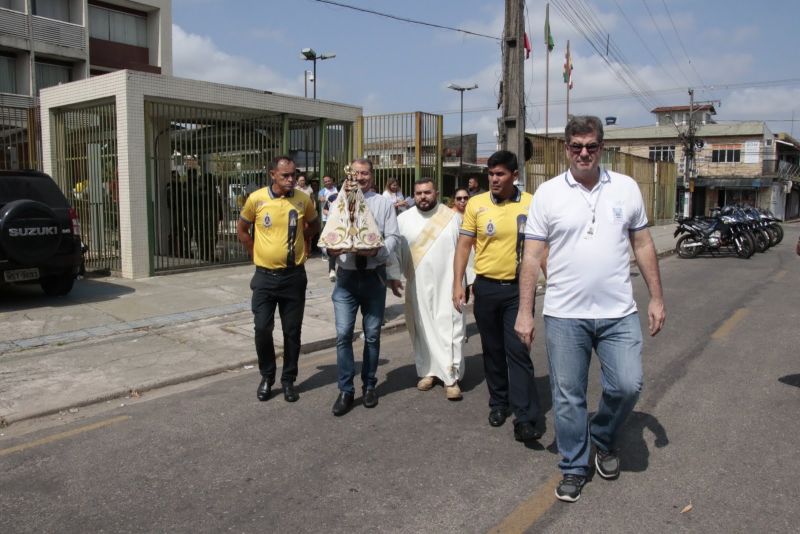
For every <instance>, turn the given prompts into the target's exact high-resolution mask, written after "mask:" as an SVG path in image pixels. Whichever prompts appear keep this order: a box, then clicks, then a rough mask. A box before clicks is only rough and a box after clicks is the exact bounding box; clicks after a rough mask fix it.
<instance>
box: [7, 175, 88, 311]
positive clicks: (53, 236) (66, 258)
mask: <svg viewBox="0 0 800 534" xmlns="http://www.w3.org/2000/svg"><path fill="white" fill-rule="evenodd" d="M82 269H83V251H82V244H81V225H80V222H79V220H78V214H77V212H76V211H75V210H74V209H73V208H72V207H70V205H69V202H68V201H67V199H66V197H64V193H62V192H61V190H60V189H59V188H58V186H57V185H56V183H55V182H54V181H53V179H52V178H50V177H49V176H48V175H46V174H44V173H41V172H36V171H0V273H2V274H0V284H3V283H14V282H27V281H37V280H38V281H39V283H40V284H41V286H42V289H43V290H44V292H45V293H46V294H48V295H50V296H59V295H66V294H67V293H69V292H70V290H72V284H73V283H74V281H75V277H76V276H77V275H78V274H79V273H81V272H82Z"/></svg>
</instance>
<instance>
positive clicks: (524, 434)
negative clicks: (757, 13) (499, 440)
mask: <svg viewBox="0 0 800 534" xmlns="http://www.w3.org/2000/svg"><path fill="white" fill-rule="evenodd" d="M541 437H542V433H541V432H539V431H538V430H537V429H536V426H534V424H533V423H531V422H530V421H517V422H516V423H514V439H515V440H517V441H523V442H525V441H535V440H537V439H539V438H541Z"/></svg>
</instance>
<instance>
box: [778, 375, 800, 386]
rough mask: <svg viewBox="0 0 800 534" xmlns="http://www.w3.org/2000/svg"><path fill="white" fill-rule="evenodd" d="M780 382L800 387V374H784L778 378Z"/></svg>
mask: <svg viewBox="0 0 800 534" xmlns="http://www.w3.org/2000/svg"><path fill="white" fill-rule="evenodd" d="M778 382H781V383H782V384H786V385H787V386H794V387H796V388H800V374H796V375H786V376H782V377H780V378H779V379H778Z"/></svg>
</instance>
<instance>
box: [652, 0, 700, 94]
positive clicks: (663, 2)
mask: <svg viewBox="0 0 800 534" xmlns="http://www.w3.org/2000/svg"><path fill="white" fill-rule="evenodd" d="M661 3H662V4H664V11H666V12H667V17H669V23H670V24H672V29H673V31H674V32H675V35H676V36H677V37H678V43H679V44H680V45H681V50H683V55H684V56H686V61H688V62H689V66H690V67H692V71H693V72H694V75H695V76H697V79H698V80H700V83H701V84H702V85H705V84H706V83H705V82H704V81H703V78H702V77H701V76H700V74H699V73H698V72H697V69H695V68H694V63H692V59H691V58H690V57H689V54H688V52H686V47H685V46H683V40H682V39H681V34H679V33H678V28H676V27H675V21H673V20H672V14H671V13H670V12H669V8H668V7H667V2H666V1H665V0H661Z"/></svg>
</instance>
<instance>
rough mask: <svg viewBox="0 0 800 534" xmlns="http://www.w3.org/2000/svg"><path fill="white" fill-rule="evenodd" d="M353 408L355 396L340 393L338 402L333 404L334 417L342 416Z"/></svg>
mask: <svg viewBox="0 0 800 534" xmlns="http://www.w3.org/2000/svg"><path fill="white" fill-rule="evenodd" d="M352 408H353V394H352V393H347V392H346V391H341V392H339V396H338V397H337V398H336V402H334V403H333V415H335V416H337V417H338V416H340V415H344V414H346V413H347V412H349V411H350V410H351V409H352Z"/></svg>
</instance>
